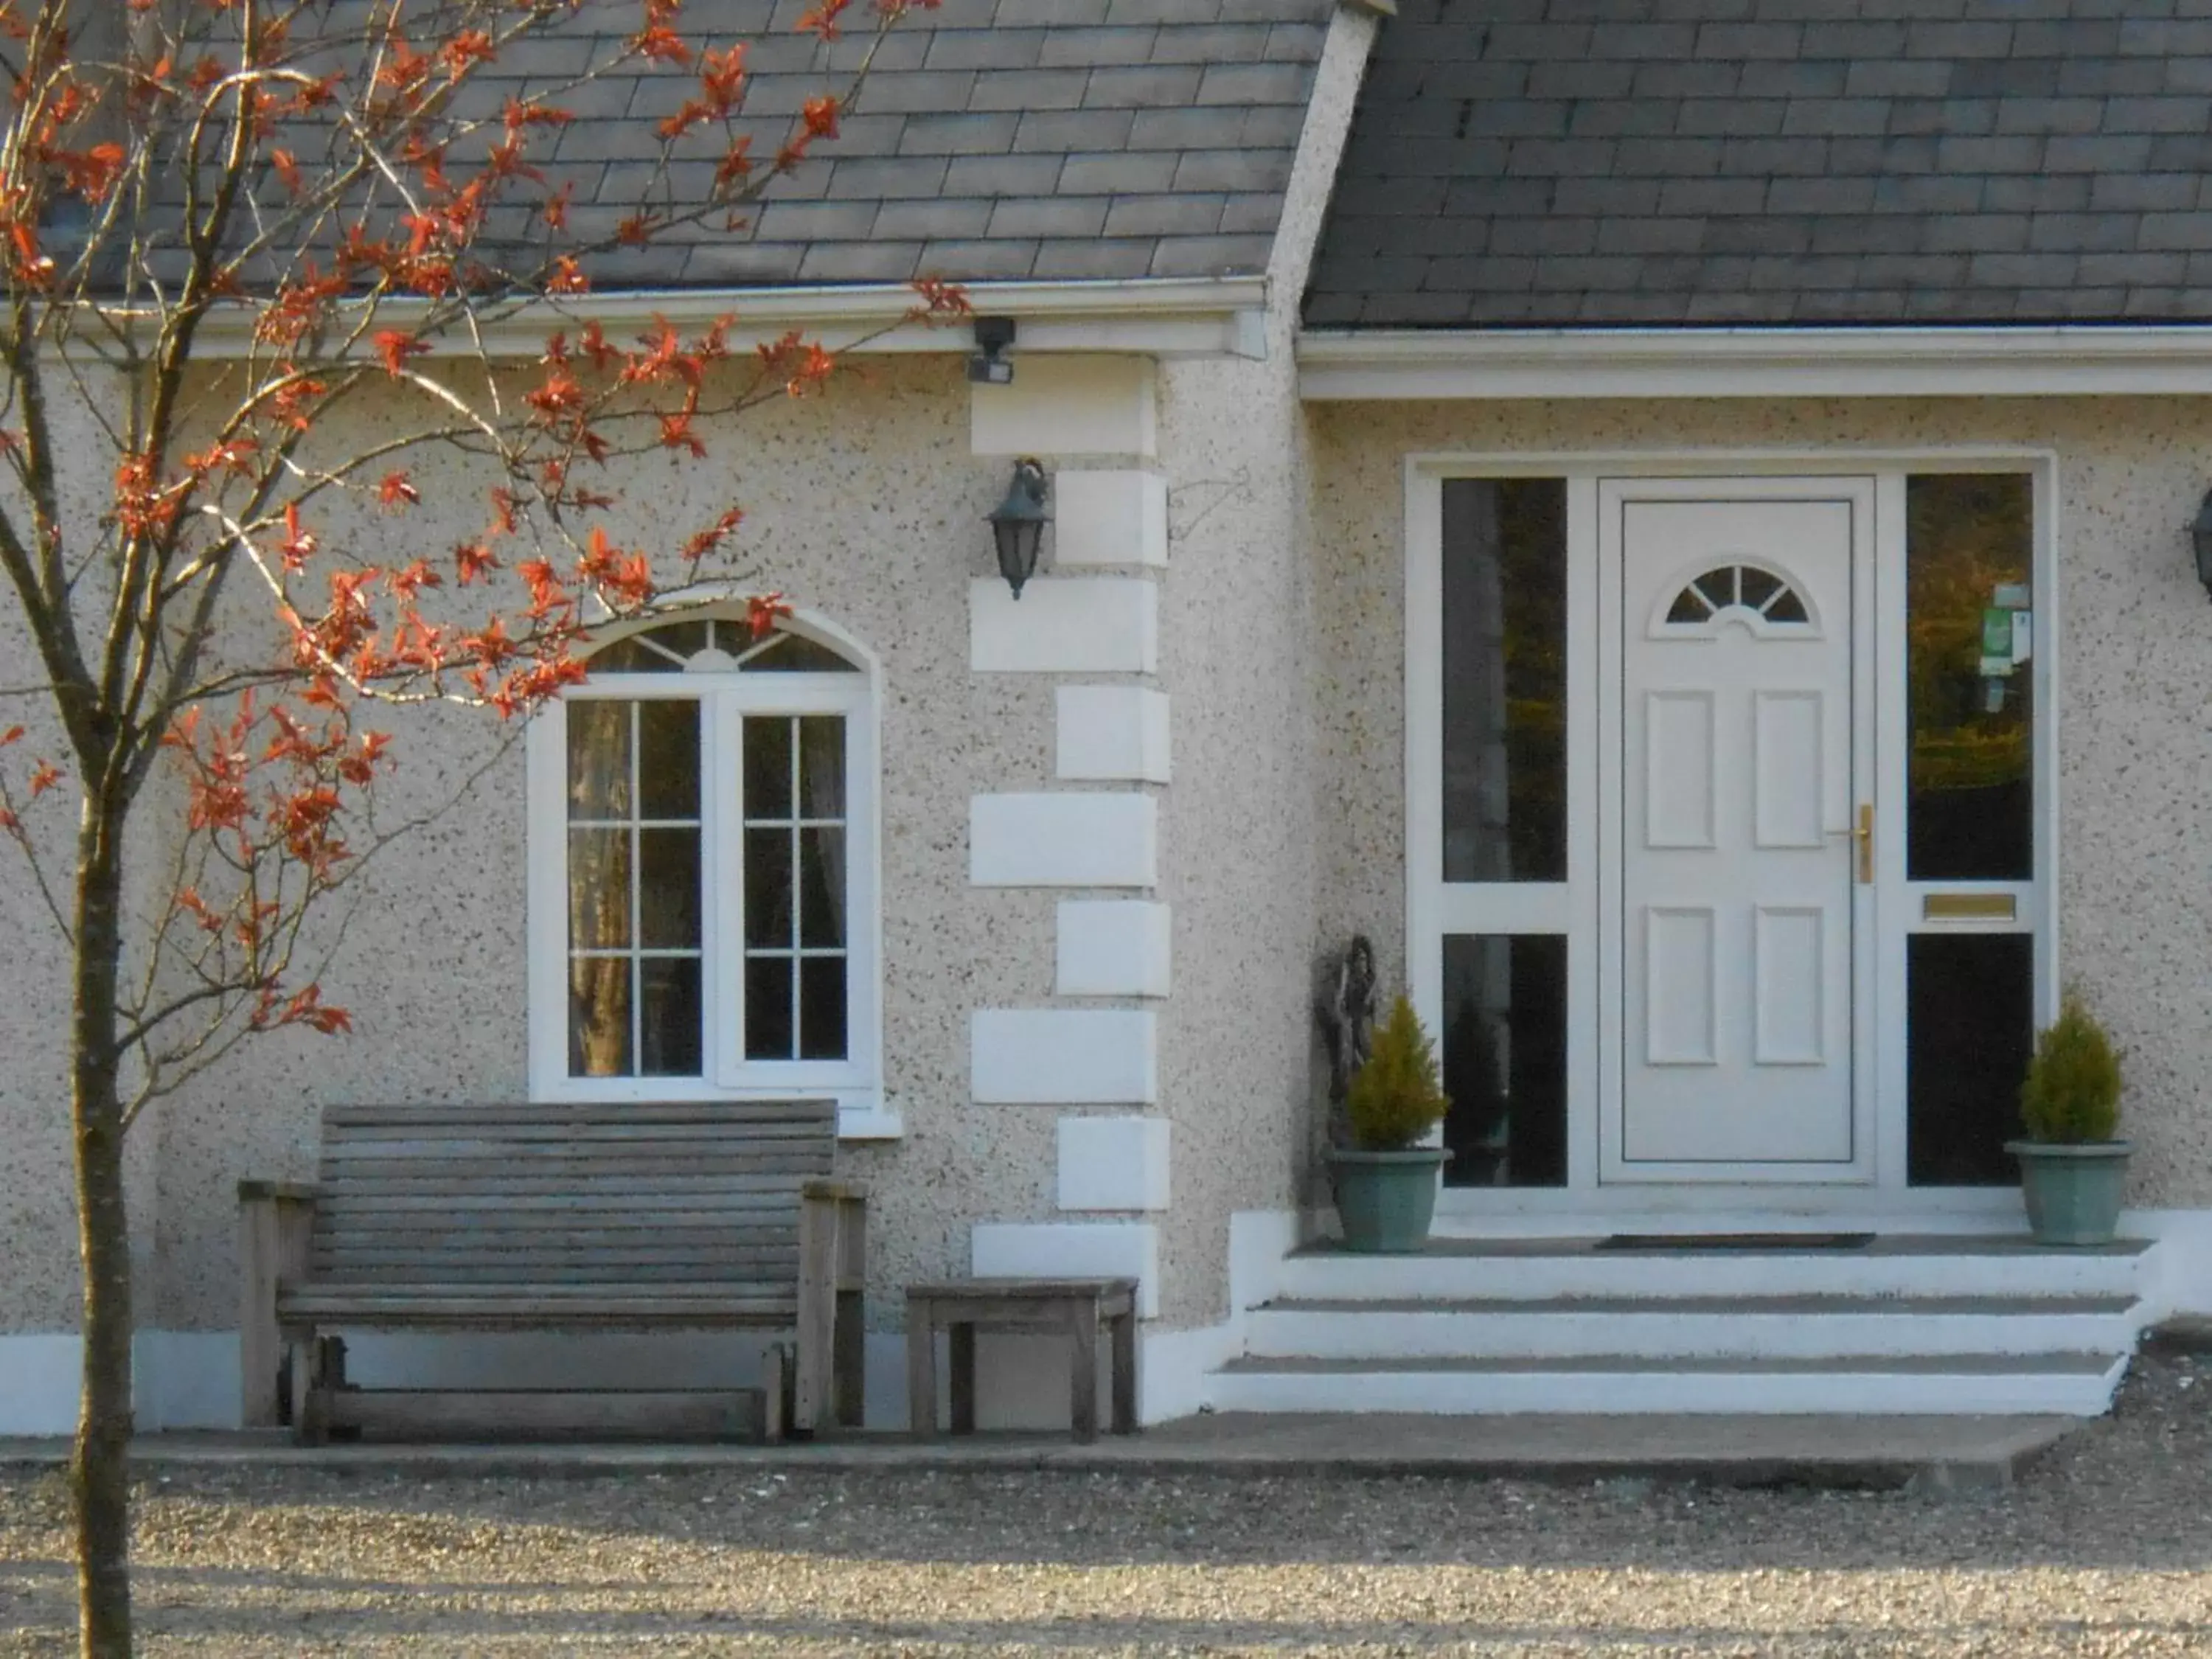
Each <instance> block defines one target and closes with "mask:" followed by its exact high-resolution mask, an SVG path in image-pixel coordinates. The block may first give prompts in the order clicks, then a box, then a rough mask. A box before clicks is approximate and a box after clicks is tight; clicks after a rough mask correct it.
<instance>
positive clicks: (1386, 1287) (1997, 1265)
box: [1275, 1234, 2151, 1302]
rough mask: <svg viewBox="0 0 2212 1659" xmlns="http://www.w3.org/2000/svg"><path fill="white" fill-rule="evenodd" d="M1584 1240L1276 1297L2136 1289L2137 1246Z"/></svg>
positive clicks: (1500, 1251) (1348, 1258)
mask: <svg viewBox="0 0 2212 1659" xmlns="http://www.w3.org/2000/svg"><path fill="white" fill-rule="evenodd" d="M1599 1243H1600V1241H1599V1240H1597V1239H1596V1238H1432V1239H1431V1240H1430V1241H1429V1243H1428V1245H1427V1247H1426V1248H1425V1249H1423V1250H1421V1251H1420V1252H1419V1253H1418V1254H1414V1255H1352V1254H1349V1253H1347V1252H1346V1251H1343V1250H1340V1249H1336V1248H1334V1246H1332V1245H1328V1244H1321V1245H1314V1246H1309V1247H1307V1248H1305V1249H1300V1250H1297V1251H1296V1252H1294V1253H1293V1254H1291V1255H1289V1256H1288V1257H1286V1258H1285V1260H1284V1261H1283V1263H1282V1266H1281V1268H1280V1270H1279V1277H1278V1279H1277V1283H1276V1286H1275V1291H1276V1295H1277V1297H1279V1298H1285V1297H1286V1298H1294V1299H1299V1300H1313V1301H1390V1302H1433V1301H1444V1302H1455V1301H1457V1302H1481V1301H1492V1300H1496V1301H1521V1302H1550V1301H1554V1300H1558V1299H1559V1298H1563V1297H1620V1298H1634V1299H1646V1298H1651V1297H1668V1298H1675V1297H1730V1298H1733V1297H1792V1296H1850V1297H2082V1296H2091V1297H2099V1296H2106V1297H2109V1296H2125V1297H2133V1296H2134V1295H2135V1294H2136V1291H2137V1288H2138V1286H2137V1279H2138V1277H2139V1273H2140V1269H2141V1266H2142V1261H2143V1258H2144V1256H2145V1254H2146V1253H2147V1252H2148V1249H2150V1248H2151V1247H2150V1245H2149V1243H2148V1242H2147V1241H2142V1240H2134V1239H2130V1240H2123V1241H2121V1242H2119V1243H2116V1244H2112V1245H2109V1246H2105V1247H2101V1248H2096V1249H2080V1250H2059V1249H2043V1248H2040V1247H2039V1246H2036V1245H2034V1244H2032V1243H2028V1242H2027V1240H2026V1239H2025V1238H2024V1237H2016V1236H2013V1235H1990V1236H1985V1237H1984V1236H1973V1235H1955V1234H1926V1235H1922V1234H1892V1235H1887V1236H1884V1237H1878V1238H1876V1239H1875V1241H1874V1242H1873V1243H1871V1244H1869V1245H1867V1246H1865V1247H1863V1248H1862V1249H1845V1250H1835V1249H1783V1248H1775V1249H1753V1250H1735V1249H1682V1250H1680V1251H1674V1250H1607V1249H1599V1248H1598V1245H1599Z"/></svg>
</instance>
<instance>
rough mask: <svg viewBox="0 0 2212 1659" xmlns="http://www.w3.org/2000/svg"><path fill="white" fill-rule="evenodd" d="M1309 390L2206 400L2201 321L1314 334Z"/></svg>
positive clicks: (1304, 386)
mask: <svg viewBox="0 0 2212 1659" xmlns="http://www.w3.org/2000/svg"><path fill="white" fill-rule="evenodd" d="M1297 359H1298V391H1299V394H1300V395H1301V396H1302V397H1304V398H1306V399H1307V400H1308V401H1309V402H1331V401H1351V400H1375V399H1391V400H1398V399H1414V398H1964V397H1973V398H1982V397H2112V396H2143V397H2201V396H2203V395H2205V394H2207V393H2212V326H2207V327H2147V328H2128V327H2116V328H2098V327H2060V328H1865V329H1694V328H1685V329H1557V330H1546V331H1519V332H1496V333H1487V332H1486V333H1473V332H1462V331H1443V330H1437V331H1428V330H1405V331H1375V332H1371V333H1365V332H1347V331H1310V332H1308V333H1305V334H1303V335H1301V336H1300V337H1299V338H1298V343H1297Z"/></svg>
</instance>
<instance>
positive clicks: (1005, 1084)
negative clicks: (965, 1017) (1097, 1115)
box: [968, 1008, 1160, 1106]
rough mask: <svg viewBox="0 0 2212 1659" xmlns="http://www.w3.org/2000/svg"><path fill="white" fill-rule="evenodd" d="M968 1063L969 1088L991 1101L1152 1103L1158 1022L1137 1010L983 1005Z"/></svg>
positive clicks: (973, 1020)
mask: <svg viewBox="0 0 2212 1659" xmlns="http://www.w3.org/2000/svg"><path fill="white" fill-rule="evenodd" d="M968 1064H969V1093H970V1094H971V1095H972V1096H973V1097H974V1098H975V1100H977V1101H978V1102H980V1103H982V1104H984V1105H987V1106H1150V1105H1152V1104H1153V1103H1155V1102H1156V1101H1158V1099H1159V1097H1160V1079H1159V1069H1160V1068H1159V1020H1158V1016H1156V1015H1154V1014H1152V1013H1151V1012H1146V1011H1144V1010H1140V1009H1127V1008H979V1009H977V1010H976V1011H975V1012H974V1013H973V1014H971V1015H969V1022H968Z"/></svg>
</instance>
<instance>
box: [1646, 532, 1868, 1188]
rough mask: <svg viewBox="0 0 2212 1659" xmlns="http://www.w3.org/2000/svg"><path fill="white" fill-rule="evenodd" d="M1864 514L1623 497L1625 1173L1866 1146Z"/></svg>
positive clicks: (1783, 1171) (1787, 1158)
mask: <svg viewBox="0 0 2212 1659" xmlns="http://www.w3.org/2000/svg"><path fill="white" fill-rule="evenodd" d="M1715 493H1716V495H1720V494H1723V492H1722V491H1716V492H1715ZM1856 510H1857V508H1856V503H1855V502H1854V501H1851V500H1849V499H1844V500H1836V499H1828V500H1802V499H1801V500H1788V499H1780V500H1776V499H1766V500H1761V499H1752V500H1731V499H1683V500H1634V499H1630V500H1626V501H1622V502H1621V504H1620V520H1619V525H1620V582H1621V587H1620V605H1619V608H1618V611H1617V613H1616V614H1617V616H1618V617H1619V618H1620V627H1621V659H1620V661H1621V679H1620V691H1621V750H1620V753H1621V757H1622V761H1623V765H1622V768H1621V780H1620V808H1621V810H1620V820H1619V821H1620V824H1621V827H1622V829H1623V830H1624V832H1625V833H1623V834H1622V836H1621V837H1620V866H1619V867H1620V887H1619V889H1618V891H1619V895H1620V912H1619V918H1618V923H1617V925H1618V926H1619V927H1620V929H1621V939H1622V947H1623V948H1622V950H1621V951H1620V961H1621V963H1622V968H1623V972H1622V987H1621V989H1622V1007H1621V1011H1620V1013H1621V1018H1622V1020H1623V1030H1624V1034H1625V1036H1626V1041H1625V1042H1622V1043H1621V1044H1620V1050H1619V1052H1620V1056H1621V1074H1620V1096H1619V1106H1620V1132H1619V1147H1618V1152H1619V1163H1618V1170H1617V1173H1618V1174H1619V1175H1620V1176H1623V1177H1625V1178H1629V1179H1633V1178H1636V1176H1637V1174H1638V1167H1637V1166H1638V1165H1642V1166H1646V1167H1647V1168H1650V1170H1651V1176H1653V1177H1655V1178H1671V1177H1672V1176H1674V1175H1677V1174H1679V1173H1680V1166H1697V1165H1708V1166H1723V1167H1716V1168H1714V1169H1713V1170H1711V1173H1712V1174H1714V1175H1716V1176H1723V1175H1725V1176H1738V1175H1740V1176H1743V1177H1745V1178H1759V1177H1760V1176H1775V1175H1784V1176H1786V1175H1787V1173H1788V1171H1789V1170H1790V1168H1791V1167H1798V1168H1802V1170H1803V1171H1804V1174H1805V1176H1806V1177H1807V1178H1811V1179H1832V1178H1834V1173H1835V1171H1836V1170H1837V1169H1838V1166H1842V1167H1844V1168H1845V1169H1847V1168H1848V1166H1850V1164H1852V1162H1853V1159H1854V1155H1855V1151H1856V1148H1855V1144H1854V1142H1855V1137H1854V1131H1853V1122H1854V1077H1853V1064H1852V1058H1853V1057H1852V1041H1851V1033H1852V1018H1851V1012H1852V1011H1851V997H1852V983H1853V956H1852V950H1853V935H1854V928H1853V920H1854V918H1853V896H1852V889H1851V872H1852V861H1851V847H1850V836H1849V830H1850V824H1851V823H1852V811H1853V804H1854V803H1853V766H1852V762H1853V751H1852V732H1851V728H1852V719H1851V716H1852V690H1853V685H1852V659H1853V652H1852V617H1853V568H1852V565H1853V559H1852V554H1853V546H1854V541H1855V525H1854V513H1855V511H1856ZM1653 1166H1674V1167H1672V1168H1669V1169H1667V1170H1663V1171H1662V1170H1659V1169H1657V1168H1656V1167H1653ZM1759 1166H1765V1168H1764V1169H1761V1168H1760V1167H1759Z"/></svg>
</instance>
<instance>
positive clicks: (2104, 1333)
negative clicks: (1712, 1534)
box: [1245, 1309, 2135, 1359]
mask: <svg viewBox="0 0 2212 1659" xmlns="http://www.w3.org/2000/svg"><path fill="white" fill-rule="evenodd" d="M1248 1330H1249V1337H1248V1340H1247V1345H1246V1349H1245V1351H1246V1352H1248V1353H1250V1354H1252V1355H1255V1356H1256V1357H1259V1358H1302V1357H1303V1358H1316V1359H1421V1358H1466V1359H1493V1358H1515V1357H1518V1356H1521V1355H1558V1356H1561V1357H1568V1356H1582V1355H1593V1354H1608V1353H1620V1354H1634V1355H1637V1356H1638V1357H1639V1358H1653V1359H1668V1358H1698V1357H1726V1358H1747V1359H1785V1358H1788V1359H1826V1358H1851V1357H1853V1356H1855V1355H1864V1356H1896V1355H1911V1354H1942V1353H2001V1354H2036V1353H2125V1352H2128V1351H2130V1349H2132V1348H2133V1347H2134V1346H2135V1324H2134V1322H2133V1321H2132V1320H2130V1318H2129V1316H2127V1315H2125V1314H2054V1315H2043V1314H1993V1315H1972V1314H1962V1315H1942V1316H1937V1315H1929V1314H1879V1313H1874V1314H1858V1313H1851V1314H1723V1313H1701V1314H1671V1313H1664V1312H1654V1313H1631V1314H1622V1313H1604V1314H1575V1313H1553V1312H1547V1313H1533V1312H1532V1313H1525V1314H1524V1313H1512V1314H1497V1313H1468V1314H1455V1313H1401V1312H1381V1311H1371V1310H1360V1311H1358V1312H1356V1313H1349V1312H1336V1311H1330V1312H1326V1313H1322V1312H1313V1311H1310V1310H1281V1311H1275V1310H1267V1309H1261V1310H1259V1311H1257V1312H1255V1313H1254V1314H1253V1315H1252V1316H1251V1322H1250V1324H1249V1327H1248Z"/></svg>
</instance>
